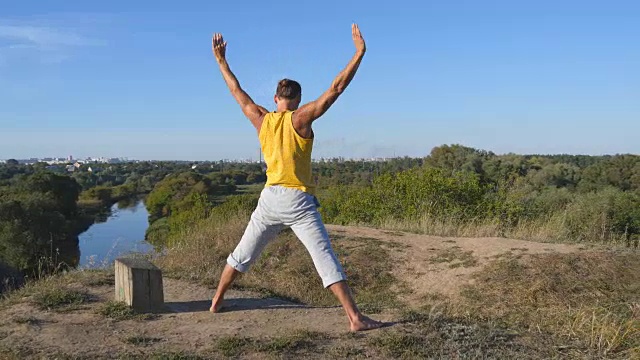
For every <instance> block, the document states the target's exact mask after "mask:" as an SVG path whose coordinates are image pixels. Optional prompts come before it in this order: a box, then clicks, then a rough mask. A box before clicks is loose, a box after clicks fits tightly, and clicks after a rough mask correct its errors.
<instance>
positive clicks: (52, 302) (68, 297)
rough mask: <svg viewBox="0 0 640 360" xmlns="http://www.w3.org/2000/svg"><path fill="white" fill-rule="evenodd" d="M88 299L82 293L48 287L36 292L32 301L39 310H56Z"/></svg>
mask: <svg viewBox="0 0 640 360" xmlns="http://www.w3.org/2000/svg"><path fill="white" fill-rule="evenodd" d="M88 299H89V298H88V295H87V294H86V293H85V292H82V291H78V290H72V289H67V288H64V287H49V288H45V289H42V290H41V291H39V292H37V293H36V294H35V295H34V296H33V299H32V301H33V303H34V304H35V305H36V306H38V307H39V308H40V309H41V310H58V309H63V308H64V307H69V306H74V305H76V306H77V305H80V304H83V303H85V302H87V301H88Z"/></svg>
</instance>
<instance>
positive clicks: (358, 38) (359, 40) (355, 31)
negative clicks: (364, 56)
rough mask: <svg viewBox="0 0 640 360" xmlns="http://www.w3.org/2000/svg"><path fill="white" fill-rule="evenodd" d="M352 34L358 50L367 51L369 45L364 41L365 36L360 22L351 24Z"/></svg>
mask: <svg viewBox="0 0 640 360" xmlns="http://www.w3.org/2000/svg"><path fill="white" fill-rule="evenodd" d="M351 36H353V43H354V44H355V45H356V50H357V51H358V52H362V53H364V52H365V51H367V45H366V44H365V43H364V38H363V37H362V34H361V33H360V28H359V27H358V24H353V25H351Z"/></svg>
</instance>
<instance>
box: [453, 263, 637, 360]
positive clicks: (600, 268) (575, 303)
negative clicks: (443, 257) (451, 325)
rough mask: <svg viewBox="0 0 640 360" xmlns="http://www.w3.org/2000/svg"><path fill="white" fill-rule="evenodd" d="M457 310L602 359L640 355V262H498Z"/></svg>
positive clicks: (482, 274) (482, 275)
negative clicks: (578, 345) (575, 346)
mask: <svg viewBox="0 0 640 360" xmlns="http://www.w3.org/2000/svg"><path fill="white" fill-rule="evenodd" d="M463 295H464V296H465V298H466V300H465V301H463V302H462V304H460V305H459V306H458V307H457V309H456V310H455V311H456V312H457V313H458V314H467V315H469V314H473V316H479V317H480V318H491V319H498V320H500V321H503V322H505V323H507V324H512V325H514V326H518V327H520V328H525V329H527V330H528V331H533V332H549V333H552V334H554V337H556V338H557V339H558V340H559V341H567V342H570V341H572V340H574V339H577V340H578V341H579V342H580V343H581V344H583V346H584V347H585V351H587V352H590V353H594V354H596V355H599V356H607V357H609V356H612V357H622V358H628V357H633V356H637V355H640V316H639V312H640V311H639V310H638V309H639V308H640V305H639V304H640V257H639V256H638V255H637V254H633V253H614V252H586V251H585V252H581V253H574V254H540V255H530V256H529V255H527V256H523V257H521V258H520V259H517V258H514V257H510V258H506V259H499V260H497V261H495V262H494V263H492V264H490V265H489V266H488V267H487V268H486V269H485V270H483V271H482V272H480V273H478V275H477V277H476V284H475V285H473V286H471V287H468V288H467V289H466V290H465V291H464V292H463Z"/></svg>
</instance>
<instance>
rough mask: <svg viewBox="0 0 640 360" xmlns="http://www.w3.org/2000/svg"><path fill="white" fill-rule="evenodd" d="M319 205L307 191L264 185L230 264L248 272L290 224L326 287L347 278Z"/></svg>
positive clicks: (231, 255)
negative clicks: (265, 249) (270, 243)
mask: <svg viewBox="0 0 640 360" xmlns="http://www.w3.org/2000/svg"><path fill="white" fill-rule="evenodd" d="M318 207H319V204H318V201H317V199H316V197H315V196H313V195H311V194H309V193H306V192H304V191H301V190H298V189H292V188H286V187H283V186H269V187H266V188H264V189H263V190H262V192H261V193H260V200H259V201H258V206H257V207H256V209H255V210H254V212H253V214H251V220H250V221H249V224H248V225H247V228H246V230H245V232H244V235H243V236H242V239H241V240H240V242H239V243H238V245H237V246H236V248H235V250H234V251H233V252H232V253H231V254H230V255H229V257H228V258H227V263H228V264H229V265H230V266H231V267H233V268H234V269H236V270H238V271H240V272H247V271H248V270H249V267H250V266H251V265H252V264H253V263H254V262H255V261H256V260H257V259H258V258H259V257H260V254H261V253H262V250H263V249H264V247H265V246H266V245H267V243H269V241H271V240H272V239H274V238H275V237H276V236H277V235H278V233H279V232H280V231H281V230H282V229H283V228H284V227H291V230H293V232H294V233H295V234H296V236H297V237H298V239H300V241H302V244H304V246H305V247H306V248H307V251H308V252H309V254H310V255H311V259H312V260H313V264H314V265H315V267H316V271H317V272H318V274H319V275H320V278H322V284H323V286H324V287H328V286H330V285H332V284H334V283H336V282H339V281H343V280H346V276H345V273H344V270H343V269H342V266H341V265H340V263H339V262H338V259H337V258H336V255H335V253H334V252H333V249H332V248H331V243H330V241H329V234H328V233H327V230H326V229H325V226H324V224H323V223H322V218H321V217H320V213H319V212H318Z"/></svg>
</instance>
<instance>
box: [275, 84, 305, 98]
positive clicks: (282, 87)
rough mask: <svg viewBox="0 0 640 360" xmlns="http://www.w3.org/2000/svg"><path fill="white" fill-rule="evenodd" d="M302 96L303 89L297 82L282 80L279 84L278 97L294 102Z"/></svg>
mask: <svg viewBox="0 0 640 360" xmlns="http://www.w3.org/2000/svg"><path fill="white" fill-rule="evenodd" d="M301 94H302V87H301V86H300V84H299V83H298V82H297V81H295V80H290V79H282V80H280V81H279V82H278V88H277V89H276V96H278V97H280V98H283V99H288V100H293V99H295V98H297V97H298V96H300V95H301Z"/></svg>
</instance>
